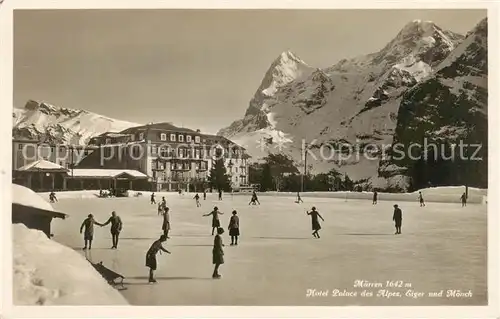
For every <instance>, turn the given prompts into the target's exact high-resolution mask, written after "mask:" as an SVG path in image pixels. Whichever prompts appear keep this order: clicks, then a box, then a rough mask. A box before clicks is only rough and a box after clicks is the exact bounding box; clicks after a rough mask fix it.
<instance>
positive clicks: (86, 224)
mask: <svg viewBox="0 0 500 319" xmlns="http://www.w3.org/2000/svg"><path fill="white" fill-rule="evenodd" d="M94 224H95V225H99V226H102V224H100V223H98V222H97V221H95V220H94V215H92V214H89V215H88V217H87V218H85V220H84V221H83V223H82V226H80V234H81V233H82V231H83V229H84V228H85V232H84V233H83V240H84V241H85V246H84V247H83V249H84V250H85V249H87V247H88V249H92V240H93V239H94ZM87 244H88V246H87Z"/></svg>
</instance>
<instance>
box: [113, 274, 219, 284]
mask: <svg viewBox="0 0 500 319" xmlns="http://www.w3.org/2000/svg"><path fill="white" fill-rule="evenodd" d="M127 279H135V280H144V282H127V283H123V285H124V286H129V285H150V283H148V282H147V280H148V279H149V277H147V276H137V277H127ZM155 279H156V280H158V281H163V280H167V281H168V280H213V279H212V278H211V277H155Z"/></svg>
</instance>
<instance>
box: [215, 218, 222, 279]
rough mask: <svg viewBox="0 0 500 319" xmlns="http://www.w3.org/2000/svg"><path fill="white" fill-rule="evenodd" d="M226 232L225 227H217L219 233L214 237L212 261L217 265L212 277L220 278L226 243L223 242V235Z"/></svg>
mask: <svg viewBox="0 0 500 319" xmlns="http://www.w3.org/2000/svg"><path fill="white" fill-rule="evenodd" d="M223 233H224V229H223V228H220V227H219V228H217V235H215V237H214V247H213V249H212V263H213V264H214V265H215V267H214V273H213V274H212V278H214V279H219V278H220V277H221V275H220V274H219V266H220V265H222V264H223V263H224V250H223V248H222V247H224V243H223V242H222V237H221V235H222V234H223Z"/></svg>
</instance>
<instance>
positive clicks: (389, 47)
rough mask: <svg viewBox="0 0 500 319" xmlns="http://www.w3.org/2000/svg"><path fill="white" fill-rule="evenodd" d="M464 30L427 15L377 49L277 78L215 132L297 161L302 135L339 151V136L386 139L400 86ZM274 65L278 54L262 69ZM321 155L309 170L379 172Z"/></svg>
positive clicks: (420, 77)
mask: <svg viewBox="0 0 500 319" xmlns="http://www.w3.org/2000/svg"><path fill="white" fill-rule="evenodd" d="M463 38H464V37H463V36H461V35H459V34H455V33H453V32H451V31H447V30H443V29H441V28H440V27H439V26H437V25H436V24H434V23H432V22H429V21H420V20H415V21H411V22H410V23H408V24H407V25H405V26H404V27H403V28H402V29H401V31H400V32H399V33H398V34H397V35H396V36H395V38H394V39H393V40H392V41H390V42H389V43H387V44H386V45H385V46H384V47H383V48H382V49H381V50H380V51H378V52H375V53H371V54H368V55H363V56H358V57H355V58H352V59H344V60H341V61H339V62H338V63H337V64H335V65H333V66H332V67H329V68H326V69H323V70H321V69H311V68H309V69H307V72H302V73H301V75H300V76H296V77H295V79H294V80H291V81H289V80H290V79H291V78H290V77H284V80H282V81H276V83H283V85H281V86H280V87H278V89H273V90H272V91H273V92H274V94H273V95H272V97H270V96H266V99H265V100H264V101H261V100H258V99H255V98H253V99H252V100H251V102H250V105H249V107H248V109H247V112H246V114H245V117H244V119H243V120H239V121H235V122H233V123H232V124H231V125H230V126H229V127H227V128H224V129H221V130H220V131H219V133H218V134H220V135H223V136H225V137H227V138H230V139H232V140H234V141H235V142H236V143H238V144H240V145H242V146H244V147H246V148H247V150H248V152H249V153H250V155H252V156H253V157H254V158H258V157H259V156H262V155H263V154H267V153H268V152H283V153H285V154H289V155H290V156H292V158H293V159H294V160H295V161H296V162H297V163H301V148H302V143H303V142H306V143H314V144H315V146H316V147H317V148H319V147H320V146H322V145H328V146H329V147H330V149H331V148H333V149H335V150H336V151H338V150H339V149H338V147H337V146H338V145H339V144H341V143H348V144H351V145H356V144H357V145H359V146H360V148H361V149H362V148H363V146H364V145H366V144H368V143H374V144H377V145H391V144H392V140H393V135H394V130H395V127H396V124H397V114H398V109H399V104H400V101H401V99H402V96H403V94H404V93H405V92H406V90H408V89H409V88H411V87H413V86H414V85H416V84H417V83H420V82H421V81H424V80H425V79H427V78H428V77H430V76H431V75H432V74H433V72H435V70H436V69H437V68H438V66H439V65H440V63H441V62H442V61H443V60H445V59H446V57H447V56H448V55H449V54H450V52H452V51H453V50H454V49H455V48H456V47H457V45H458V44H459V43H460V42H461V41H462V40H463ZM277 61H280V59H279V58H278V60H277ZM284 68H287V64H286V63H284V62H282V63H281V69H284ZM274 69H276V61H275V63H273V64H272V65H271V68H270V69H269V71H268V73H267V74H269V73H270V72H271V73H273V70H274ZM276 74H280V73H276ZM261 87H262V86H261ZM261 87H260V88H259V90H260V89H261ZM259 90H258V91H257V93H256V95H258V94H259ZM269 118H271V119H272V121H270V120H269ZM270 137H273V141H272V143H264V144H265V145H264V147H263V146H262V140H263V139H264V140H266V139H267V140H269V138H270ZM326 157H327V158H326V159H318V160H311V161H310V162H309V163H310V164H311V165H312V172H325V171H328V170H330V169H332V168H334V169H336V170H338V171H341V172H343V173H348V174H349V176H350V177H351V179H353V180H361V179H367V178H370V177H373V176H377V169H378V166H379V161H378V160H376V161H373V160H365V159H363V157H361V159H360V160H358V159H352V158H351V159H349V160H342V159H340V158H338V156H334V157H333V158H328V156H326ZM404 183H406V182H404V181H403V184H404Z"/></svg>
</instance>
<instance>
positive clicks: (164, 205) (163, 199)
mask: <svg viewBox="0 0 500 319" xmlns="http://www.w3.org/2000/svg"><path fill="white" fill-rule="evenodd" d="M161 205H162V206H163V207H167V200H166V199H165V196H163V197H162V198H161Z"/></svg>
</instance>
